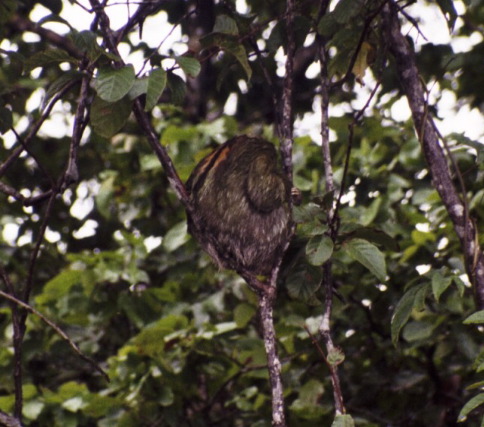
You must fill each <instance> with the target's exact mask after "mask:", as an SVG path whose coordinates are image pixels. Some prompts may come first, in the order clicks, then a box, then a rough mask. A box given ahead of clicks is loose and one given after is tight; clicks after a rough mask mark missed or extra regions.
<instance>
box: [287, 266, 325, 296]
mask: <svg viewBox="0 0 484 427" xmlns="http://www.w3.org/2000/svg"><path fill="white" fill-rule="evenodd" d="M321 277H322V272H321V268H316V267H313V266H311V265H308V264H304V265H303V266H302V267H299V268H298V269H294V270H293V271H292V272H291V273H290V274H289V276H288V278H287V281H286V287H287V292H288V294H289V296H290V297H291V298H294V299H299V300H302V301H304V302H308V303H318V300H317V299H316V297H315V293H316V291H317V290H318V289H319V287H320V286H321Z"/></svg>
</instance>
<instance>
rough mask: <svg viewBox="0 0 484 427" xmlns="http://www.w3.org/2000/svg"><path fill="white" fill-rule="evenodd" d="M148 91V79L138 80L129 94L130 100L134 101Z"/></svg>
mask: <svg viewBox="0 0 484 427" xmlns="http://www.w3.org/2000/svg"><path fill="white" fill-rule="evenodd" d="M147 91H148V77H141V78H140V79H136V80H135V81H134V83H133V86H132V87H131V89H130V90H129V92H128V98H129V99H131V100H134V99H136V98H138V96H140V95H144V94H146V92H147Z"/></svg>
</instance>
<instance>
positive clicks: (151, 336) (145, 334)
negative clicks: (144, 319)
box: [133, 314, 188, 356]
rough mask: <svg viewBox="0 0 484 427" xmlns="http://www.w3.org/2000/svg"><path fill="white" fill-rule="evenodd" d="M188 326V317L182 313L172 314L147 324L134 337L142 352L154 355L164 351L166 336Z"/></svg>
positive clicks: (139, 350)
mask: <svg viewBox="0 0 484 427" xmlns="http://www.w3.org/2000/svg"><path fill="white" fill-rule="evenodd" d="M187 327H188V319H187V318H186V317H185V316H182V315H175V314H170V315H168V316H166V317H163V318H161V319H160V320H157V321H156V322H153V323H151V324H149V325H148V326H145V327H144V328H143V330H142V331H141V332H140V333H139V334H138V335H137V336H136V337H134V339H133V341H134V344H135V345H136V347H137V348H138V352H139V353H140V354H146V355H148V356H153V355H156V354H160V353H163V351H164V348H165V339H164V338H165V337H166V336H167V335H169V334H171V333H173V332H175V331H183V330H185V328H187Z"/></svg>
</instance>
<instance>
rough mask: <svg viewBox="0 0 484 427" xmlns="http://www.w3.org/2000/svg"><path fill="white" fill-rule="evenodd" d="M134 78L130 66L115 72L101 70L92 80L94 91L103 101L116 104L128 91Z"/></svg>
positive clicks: (132, 69)
mask: <svg viewBox="0 0 484 427" xmlns="http://www.w3.org/2000/svg"><path fill="white" fill-rule="evenodd" d="M135 78H136V76H135V73H134V68H133V66H132V65H126V66H125V67H122V68H119V69H115V70H113V69H111V68H101V69H100V70H99V71H98V74H97V76H96V78H95V80H94V89H95V90H96V92H97V94H98V96H99V97H100V98H101V99H103V100H104V101H107V102H116V101H119V100H120V99H121V98H123V97H124V96H125V95H126V94H127V93H128V92H129V91H130V89H131V88H132V87H133V84H134V81H135Z"/></svg>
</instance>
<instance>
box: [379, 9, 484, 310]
mask: <svg viewBox="0 0 484 427" xmlns="http://www.w3.org/2000/svg"><path fill="white" fill-rule="evenodd" d="M382 18H383V30H384V32H385V36H386V38H387V40H388V44H389V46H390V52H391V53H392V55H393V56H394V57H395V62H396V67H397V73H398V76H399V78H400V82H401V85H402V88H403V90H404V92H405V95H406V97H407V100H408V104H409V106H410V110H411V112H412V117H413V122H414V125H415V129H416V132H417V135H418V137H419V140H420V143H421V145H422V150H423V153H424V156H425V160H426V162H427V165H428V168H429V170H430V173H431V175H432V184H433V186H434V187H435V189H436V190H437V192H438V193H439V195H440V198H441V199H442V202H443V203H444V206H445V208H446V210H447V212H448V214H449V217H450V219H451V221H452V223H453V225H454V230H455V232H456V234H457V236H458V238H459V240H460V244H461V247H462V251H463V254H464V261H465V267H466V272H467V274H468V276H469V280H470V282H471V283H472V285H473V288H474V293H475V299H476V304H477V306H478V307H479V308H480V309H483V308H484V254H483V252H482V249H481V248H480V247H479V245H478V241H479V240H478V235H477V229H476V226H475V223H474V221H473V219H472V218H470V217H469V215H468V209H467V205H466V202H465V200H462V198H461V197H460V196H459V193H458V191H457V189H456V187H455V185H454V183H453V182H452V177H451V175H450V172H449V167H448V165H447V158H446V156H445V153H444V150H443V149H442V147H441V145H440V144H439V137H438V134H437V132H436V130H435V124H434V122H433V119H432V117H431V116H430V114H429V112H428V109H427V106H426V100H425V96H424V94H425V90H424V87H423V84H422V81H421V79H420V76H419V73H418V68H417V65H416V59H415V53H414V51H413V50H412V48H411V47H410V46H409V44H408V42H407V40H406V39H405V37H404V36H403V35H402V33H401V31H400V23H399V21H398V8H397V5H396V4H395V2H394V1H389V2H388V3H387V4H386V5H385V7H384V8H383V10H382Z"/></svg>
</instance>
